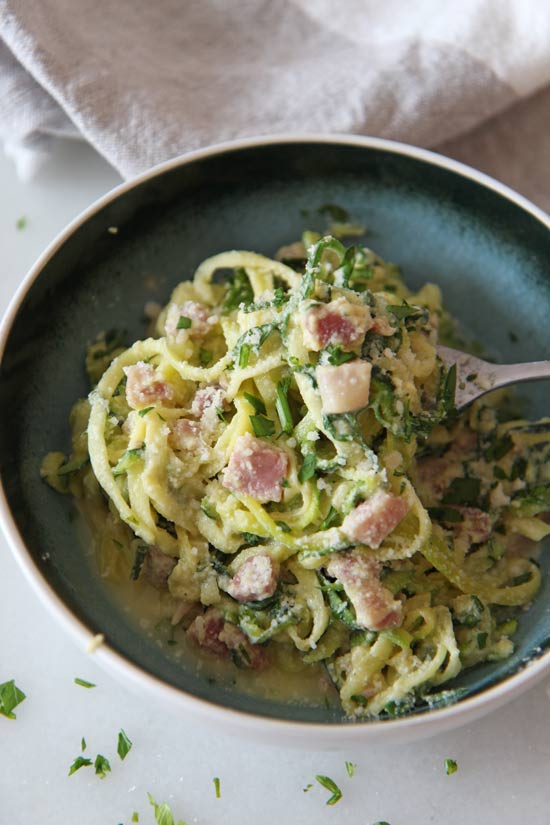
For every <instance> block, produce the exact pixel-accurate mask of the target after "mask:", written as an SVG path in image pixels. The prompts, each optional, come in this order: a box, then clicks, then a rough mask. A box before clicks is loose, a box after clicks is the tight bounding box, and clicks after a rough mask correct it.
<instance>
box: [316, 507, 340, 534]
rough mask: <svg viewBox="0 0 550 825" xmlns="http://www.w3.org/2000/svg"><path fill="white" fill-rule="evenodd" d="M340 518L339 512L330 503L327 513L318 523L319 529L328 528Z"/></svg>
mask: <svg viewBox="0 0 550 825" xmlns="http://www.w3.org/2000/svg"><path fill="white" fill-rule="evenodd" d="M339 520H340V513H339V512H338V510H335V509H334V507H333V506H332V504H331V505H330V507H329V510H328V513H327V514H326V516H325V517H324V519H323V521H322V522H321V524H320V525H319V530H328V528H329V527H333V526H334V525H335V524H336V522H337V521H339Z"/></svg>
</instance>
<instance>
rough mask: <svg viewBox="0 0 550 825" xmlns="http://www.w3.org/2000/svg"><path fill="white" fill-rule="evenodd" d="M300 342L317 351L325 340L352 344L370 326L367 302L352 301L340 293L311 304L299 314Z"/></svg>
mask: <svg viewBox="0 0 550 825" xmlns="http://www.w3.org/2000/svg"><path fill="white" fill-rule="evenodd" d="M302 323H303V332H304V345H305V346H306V347H307V348H308V349H311V350H313V351H314V352H319V351H320V350H322V349H324V348H325V347H326V346H327V345H328V344H333V345H335V346H343V347H353V346H355V344H360V343H361V342H362V340H363V338H364V337H365V333H366V332H367V330H368V329H370V328H371V326H372V317H371V314H370V310H369V308H368V307H367V306H363V305H361V304H352V303H350V301H348V300H347V299H346V298H344V297H343V296H341V297H340V298H336V300H334V301H330V302H329V303H328V304H314V305H313V306H310V307H308V309H307V310H306V311H305V312H304V314H303V319H302Z"/></svg>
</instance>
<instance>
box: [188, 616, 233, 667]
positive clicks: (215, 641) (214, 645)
mask: <svg viewBox="0 0 550 825" xmlns="http://www.w3.org/2000/svg"><path fill="white" fill-rule="evenodd" d="M224 624H225V622H224V620H223V616H222V614H221V613H220V612H219V611H217V610H216V609H210V610H207V611H206V613H203V615H202V616H197V618H196V619H194V620H193V622H192V624H191V625H190V626H189V628H188V630H187V636H188V637H189V638H190V639H191V640H192V641H193V642H194V643H195V644H196V645H198V647H201V648H202V649H203V650H207V651H209V652H210V653H214V654H215V655H216V656H221V657H222V658H224V659H225V658H227V657H228V656H229V651H228V649H227V647H226V645H225V644H224V643H223V642H222V641H220V638H219V636H220V633H221V632H222V631H223V627H224Z"/></svg>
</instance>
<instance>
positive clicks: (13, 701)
mask: <svg viewBox="0 0 550 825" xmlns="http://www.w3.org/2000/svg"><path fill="white" fill-rule="evenodd" d="M26 698H27V697H26V696H25V694H24V693H23V691H22V690H20V689H19V688H18V687H17V685H16V684H15V680H14V679H10V681H9V682H3V684H1V685H0V714H2V716H6V717H7V718H8V719H16V718H17V717H16V715H15V713H14V712H13V709H14V708H16V707H17V705H20V704H21V702H22V701H23V700H24V699H26Z"/></svg>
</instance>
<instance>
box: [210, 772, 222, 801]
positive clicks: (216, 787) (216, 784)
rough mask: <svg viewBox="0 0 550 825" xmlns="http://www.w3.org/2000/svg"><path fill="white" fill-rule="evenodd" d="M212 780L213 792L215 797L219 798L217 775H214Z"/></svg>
mask: <svg viewBox="0 0 550 825" xmlns="http://www.w3.org/2000/svg"><path fill="white" fill-rule="evenodd" d="M212 782H213V783H214V792H215V794H216V799H220V797H221V795H222V793H221V790H220V780H219V779H218V777H217V776H215V777H214V779H213V780H212Z"/></svg>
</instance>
